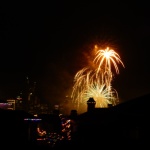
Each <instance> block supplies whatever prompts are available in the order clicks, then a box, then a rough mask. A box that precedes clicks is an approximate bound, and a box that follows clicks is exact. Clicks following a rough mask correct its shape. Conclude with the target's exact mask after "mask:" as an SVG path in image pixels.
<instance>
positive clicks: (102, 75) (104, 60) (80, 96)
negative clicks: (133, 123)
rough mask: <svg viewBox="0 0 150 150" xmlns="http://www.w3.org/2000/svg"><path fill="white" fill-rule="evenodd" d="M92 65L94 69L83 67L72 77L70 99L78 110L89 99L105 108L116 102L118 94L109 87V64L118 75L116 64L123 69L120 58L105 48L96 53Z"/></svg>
mask: <svg viewBox="0 0 150 150" xmlns="http://www.w3.org/2000/svg"><path fill="white" fill-rule="evenodd" d="M95 48H98V47H95ZM93 63H94V65H95V66H96V69H93V68H92V69H91V68H90V67H84V68H83V69H81V70H79V71H78V72H77V73H76V75H75V77H74V86H73V90H72V95H71V97H72V99H73V101H74V102H75V103H77V108H78V109H79V106H80V105H81V104H84V105H85V104H86V102H87V100H88V99H89V98H90V97H93V98H94V100H95V101H96V106H97V107H107V106H108V104H112V105H116V103H117V102H118V93H117V91H116V90H115V89H113V88H112V86H111V82H112V76H113V73H112V68H111V67H112V65H111V63H112V64H113V66H114V67H115V70H116V73H117V74H119V69H118V66H117V63H118V64H122V66H123V67H124V64H123V62H122V61H121V58H120V56H119V55H118V54H117V53H116V52H115V51H114V50H112V49H109V47H107V48H106V49H104V50H101V49H100V50H97V51H96V54H95V58H94V60H93Z"/></svg>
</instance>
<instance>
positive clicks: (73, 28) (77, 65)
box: [0, 1, 150, 103]
mask: <svg viewBox="0 0 150 150" xmlns="http://www.w3.org/2000/svg"><path fill="white" fill-rule="evenodd" d="M149 17H150V11H149V5H148V4H146V3H144V4H142V3H140V2H136V3H127V2H126V3H123V2H120V3H115V2H114V1H113V2H112V3H108V2H107V3H104V2H101V3H100V2H99V3H94V2H93V3H92V2H91V3H90V2H86V3H82V4H79V3H74V2H70V3H65V2H63V1H61V2H58V1H56V2H50V3H47V4H46V3H44V2H42V3H41V2H40V3H38V2H36V3H35V4H24V3H23V2H22V3H19V4H14V3H13V4H9V5H8V4H7V5H1V6H0V51H1V53H0V99H5V98H14V97H16V96H17V95H18V94H19V92H20V91H22V90H23V89H24V86H25V84H26V77H27V76H28V77H29V79H30V82H31V83H32V82H36V83H37V88H38V92H39V95H40V97H41V99H42V100H43V101H48V102H54V103H58V102H60V101H63V100H64V99H65V96H66V95H68V94H69V93H70V91H71V90H72V85H73V77H74V75H75V73H76V72H77V71H78V70H80V69H81V68H83V67H84V66H86V65H87V63H86V61H87V60H86V58H85V57H84V56H85V54H86V55H88V54H89V52H90V50H91V49H92V48H93V47H94V45H95V44H105V45H108V46H113V48H114V50H115V51H116V52H117V53H118V54H119V55H120V57H121V60H122V61H123V63H124V65H125V68H123V67H122V66H121V65H118V67H119V70H120V74H119V75H115V78H114V80H113V82H112V86H113V87H114V88H115V89H116V90H117V92H118V94H119V97H120V100H121V101H126V100H130V99H132V98H134V97H138V96H140V95H143V94H146V93H149V92H150V67H149V61H150V60H149V53H150V48H149V41H150V21H149ZM107 43H108V44H107Z"/></svg>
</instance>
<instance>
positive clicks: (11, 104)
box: [7, 99, 16, 110]
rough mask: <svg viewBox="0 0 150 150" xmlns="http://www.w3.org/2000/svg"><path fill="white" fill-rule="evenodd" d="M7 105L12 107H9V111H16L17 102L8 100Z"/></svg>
mask: <svg viewBox="0 0 150 150" xmlns="http://www.w3.org/2000/svg"><path fill="white" fill-rule="evenodd" d="M7 103H8V104H10V107H8V109H10V110H15V109H16V101H15V100H14V99H8V100H7Z"/></svg>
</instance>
